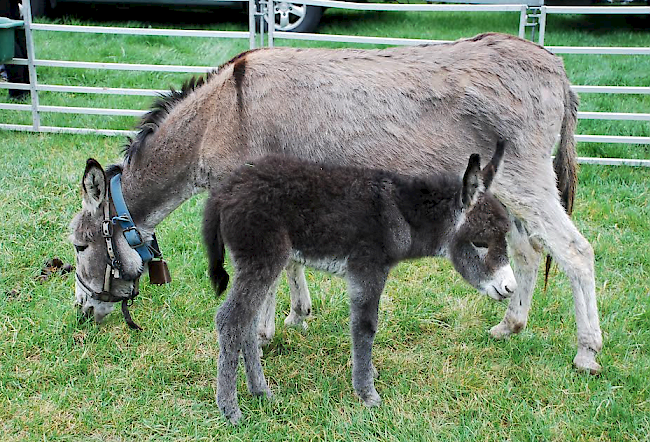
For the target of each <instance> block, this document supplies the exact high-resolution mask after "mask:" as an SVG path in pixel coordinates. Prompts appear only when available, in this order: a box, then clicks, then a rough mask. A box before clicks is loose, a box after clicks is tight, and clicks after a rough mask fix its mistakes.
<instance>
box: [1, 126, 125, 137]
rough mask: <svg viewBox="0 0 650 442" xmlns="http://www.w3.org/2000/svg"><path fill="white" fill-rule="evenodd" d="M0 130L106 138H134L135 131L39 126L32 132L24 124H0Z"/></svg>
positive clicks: (32, 128) (32, 129)
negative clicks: (104, 136) (101, 136)
mask: <svg viewBox="0 0 650 442" xmlns="http://www.w3.org/2000/svg"><path fill="white" fill-rule="evenodd" d="M0 129H5V130H16V131H20V132H45V133H67V134H80V135H106V136H122V137H124V136H134V135H135V134H136V132H135V131H132V130H119V129H115V130H112V129H90V128H78V127H54V126H41V127H40V129H39V130H34V126H31V125H24V124H0Z"/></svg>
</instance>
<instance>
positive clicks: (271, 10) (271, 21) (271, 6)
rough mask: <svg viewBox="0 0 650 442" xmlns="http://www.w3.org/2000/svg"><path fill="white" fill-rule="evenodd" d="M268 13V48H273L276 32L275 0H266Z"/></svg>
mask: <svg viewBox="0 0 650 442" xmlns="http://www.w3.org/2000/svg"><path fill="white" fill-rule="evenodd" d="M266 8H267V10H266V12H267V15H266V17H267V20H268V26H269V30H268V35H267V37H266V39H267V43H268V47H269V48H272V47H273V31H275V2H274V1H273V0H266Z"/></svg>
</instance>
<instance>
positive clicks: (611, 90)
mask: <svg viewBox="0 0 650 442" xmlns="http://www.w3.org/2000/svg"><path fill="white" fill-rule="evenodd" d="M275 34H282V35H284V34H293V35H296V34H297V35H298V36H312V35H314V36H318V35H319V34H298V33H295V32H289V33H286V32H278V31H276V32H275ZM283 38H284V37H283ZM288 38H291V37H288ZM361 38H373V39H374V38H376V37H361ZM407 42H408V43H409V44H410V43H411V42H412V43H413V44H420V43H444V41H443V40H407ZM391 44H392V43H391ZM0 89H20V90H29V85H28V84H25V83H8V82H6V81H3V82H0ZM36 89H37V90H39V91H48V92H73V93H82V94H83V93H86V94H113V95H121V94H124V95H142V96H156V95H158V94H165V93H167V92H169V90H167V89H128V88H110V87H101V88H98V87H84V86H59V85H45V84H39V85H37V86H36ZM571 89H573V90H574V91H575V92H577V93H580V94H650V87H646V86H585V85H582V86H576V85H574V86H571Z"/></svg>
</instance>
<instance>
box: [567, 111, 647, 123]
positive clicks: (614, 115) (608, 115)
mask: <svg viewBox="0 0 650 442" xmlns="http://www.w3.org/2000/svg"><path fill="white" fill-rule="evenodd" d="M578 118H579V119H582V120H634V121H650V114H634V113H624V112H578Z"/></svg>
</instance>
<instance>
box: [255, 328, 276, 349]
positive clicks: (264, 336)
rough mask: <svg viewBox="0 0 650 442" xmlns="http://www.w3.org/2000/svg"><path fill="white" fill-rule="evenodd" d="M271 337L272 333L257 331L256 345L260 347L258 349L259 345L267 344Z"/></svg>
mask: <svg viewBox="0 0 650 442" xmlns="http://www.w3.org/2000/svg"><path fill="white" fill-rule="evenodd" d="M271 339H273V334H268V333H265V332H258V333H257V345H258V346H259V347H260V351H261V347H265V346H267V345H269V343H270V342H271Z"/></svg>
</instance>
